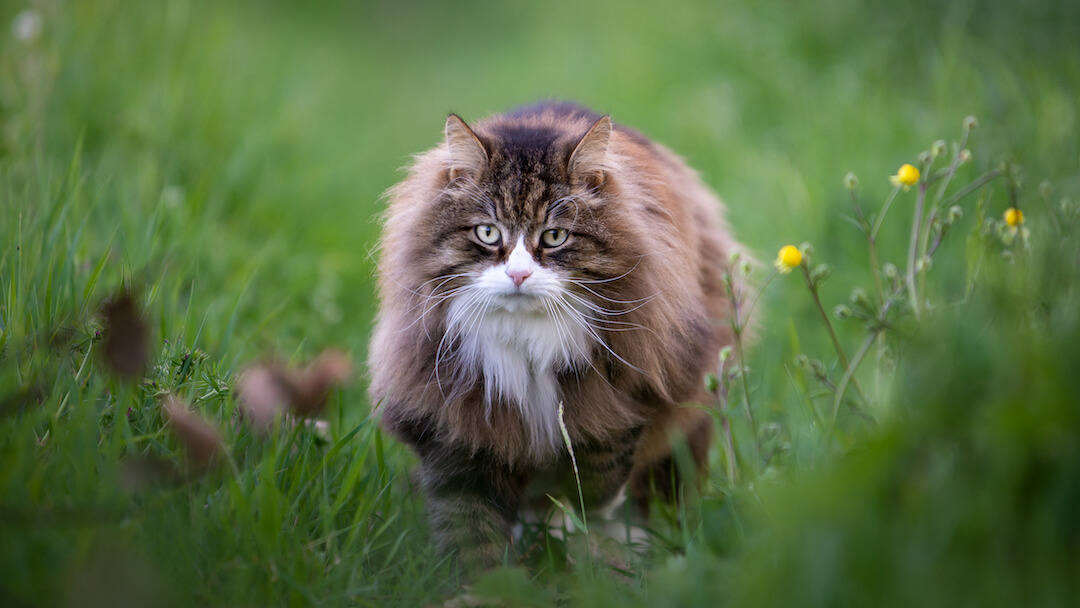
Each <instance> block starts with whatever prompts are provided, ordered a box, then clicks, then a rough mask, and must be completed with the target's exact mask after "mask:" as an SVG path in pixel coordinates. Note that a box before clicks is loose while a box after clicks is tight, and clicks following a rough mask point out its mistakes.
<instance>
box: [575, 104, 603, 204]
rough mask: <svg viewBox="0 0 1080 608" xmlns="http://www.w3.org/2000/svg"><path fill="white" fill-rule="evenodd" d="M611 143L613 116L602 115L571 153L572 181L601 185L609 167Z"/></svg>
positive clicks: (591, 185) (594, 185)
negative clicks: (608, 155) (609, 147)
mask: <svg viewBox="0 0 1080 608" xmlns="http://www.w3.org/2000/svg"><path fill="white" fill-rule="evenodd" d="M610 144H611V117H610V116H602V117H600V120H598V121H596V123H595V124H593V126H592V128H590V129H589V132H588V133H586V134H585V137H582V138H581V141H579V142H578V145H577V147H576V148H574V152H573V153H572V154H570V163H569V168H570V181H571V182H572V183H574V184H586V185H588V186H589V187H599V186H600V185H601V184H603V183H604V171H605V170H606V169H607V167H608V163H607V153H608V146H609V145H610Z"/></svg>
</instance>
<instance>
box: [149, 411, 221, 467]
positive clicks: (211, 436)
mask: <svg viewBox="0 0 1080 608" xmlns="http://www.w3.org/2000/svg"><path fill="white" fill-rule="evenodd" d="M161 407H162V409H164V410H165V419H166V420H167V421H168V422H169V426H170V427H172V430H173V433H175V434H176V437H177V438H178V439H179V440H180V443H181V444H183V446H184V458H185V459H186V460H187V463H188V465H189V467H190V470H191V471H205V470H206V469H208V468H210V466H211V465H212V464H214V462H215V461H216V460H217V459H218V457H219V456H220V455H221V454H222V453H223V452H224V451H225V440H224V439H222V437H221V433H219V432H218V430H217V429H216V428H214V426H213V425H211V424H210V423H209V422H208V421H207V420H206V419H205V418H203V417H202V416H200V415H199V414H196V413H195V412H193V411H191V410H190V409H188V404H187V403H186V402H185V401H183V400H181V399H179V398H178V397H176V396H174V395H167V396H166V397H165V399H164V401H163V402H162V404H161Z"/></svg>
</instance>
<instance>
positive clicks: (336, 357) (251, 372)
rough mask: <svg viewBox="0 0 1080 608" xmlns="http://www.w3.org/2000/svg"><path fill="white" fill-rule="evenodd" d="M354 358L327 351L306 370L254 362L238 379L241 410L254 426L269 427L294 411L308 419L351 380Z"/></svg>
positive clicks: (237, 388)
mask: <svg viewBox="0 0 1080 608" xmlns="http://www.w3.org/2000/svg"><path fill="white" fill-rule="evenodd" d="M351 371H352V360H351V359H350V358H349V356H348V355H347V354H345V353H344V352H342V351H339V350H332V349H331V350H327V351H324V352H323V353H322V354H321V355H319V356H318V357H317V358H316V359H315V361H313V362H312V363H311V365H309V366H308V367H307V368H306V369H303V370H299V369H296V368H291V367H286V366H284V365H281V364H279V363H260V364H256V365H252V366H251V367H249V368H247V369H246V370H244V371H243V373H241V374H240V377H239V378H238V379H237V381H236V390H237V393H238V395H239V399H238V403H239V406H240V412H241V414H242V415H243V416H244V418H245V419H247V420H250V421H251V423H252V425H253V426H255V427H257V428H259V429H262V430H264V431H265V430H267V429H269V428H270V427H271V426H272V425H273V422H274V417H275V416H277V415H278V414H279V413H283V412H290V413H293V414H296V415H297V416H301V417H304V418H310V417H313V416H316V415H318V414H319V413H320V412H322V411H323V409H325V408H326V398H327V396H328V395H329V393H330V390H331V389H333V388H335V387H338V386H343V385H344V384H345V383H346V382H348V380H349V376H350V374H351Z"/></svg>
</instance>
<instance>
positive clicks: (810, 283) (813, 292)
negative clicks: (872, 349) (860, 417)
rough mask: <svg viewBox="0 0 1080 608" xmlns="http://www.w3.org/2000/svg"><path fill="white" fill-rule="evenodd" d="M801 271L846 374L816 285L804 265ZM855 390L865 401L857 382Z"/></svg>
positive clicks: (844, 357) (845, 362) (846, 367)
mask: <svg viewBox="0 0 1080 608" xmlns="http://www.w3.org/2000/svg"><path fill="white" fill-rule="evenodd" d="M801 268H802V271H803V278H804V279H806V286H807V287H809V288H810V295H811V296H813V298H814V304H815V305H817V309H818V312H819V313H821V320H822V321H825V328H826V329H828V330H829V337H830V338H832V343H833V348H835V349H836V356H837V357H838V358H839V359H840V365H842V366H843V367H844V371H845V372H847V371H848V370H849V369H850V368H851V366H850V364H849V363H848V358H847V355H845V354H844V348H843V347H842V346H840V339H839V338H837V337H836V331H835V330H834V329H833V326H832V322H830V321H829V315H828V314H827V313H826V312H825V307H824V306H822V305H821V298H820V297H818V290H817V285H814V281H812V280H811V279H810V270H809V269H808V268H807V266H806V264H803V265H802V266H801ZM855 390H857V391H858V392H859V395H860V396H861V397H862V398H863V399H864V400H865V399H866V393H864V392H863V390H862V387H861V386H859V381H858V380H856V381H855Z"/></svg>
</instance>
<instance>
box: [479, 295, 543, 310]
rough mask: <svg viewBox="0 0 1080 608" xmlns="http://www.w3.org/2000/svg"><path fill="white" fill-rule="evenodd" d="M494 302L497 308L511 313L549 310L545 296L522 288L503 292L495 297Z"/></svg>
mask: <svg viewBox="0 0 1080 608" xmlns="http://www.w3.org/2000/svg"><path fill="white" fill-rule="evenodd" d="M492 304H493V305H494V306H495V308H498V309H502V310H505V311H506V312H511V313H535V312H542V311H546V310H547V307H545V306H544V297H543V296H540V295H537V294H534V293H528V292H525V291H521V290H516V291H508V292H504V293H501V294H499V296H498V297H497V298H494V299H493V301H492Z"/></svg>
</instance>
